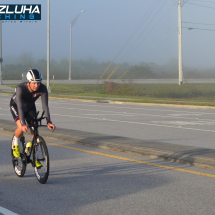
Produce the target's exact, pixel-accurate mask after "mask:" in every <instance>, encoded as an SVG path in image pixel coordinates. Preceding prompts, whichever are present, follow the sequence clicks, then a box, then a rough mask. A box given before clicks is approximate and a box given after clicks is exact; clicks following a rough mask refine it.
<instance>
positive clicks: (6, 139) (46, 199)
mask: <svg viewBox="0 0 215 215" xmlns="http://www.w3.org/2000/svg"><path fill="white" fill-rule="evenodd" d="M8 135H9V136H8ZM11 136H12V133H9V132H2V131H1V133H0V144H1V157H0V166H1V170H0V172H1V173H0V214H1V213H3V214H11V215H12V214H14V213H15V214H20V215H21V214H29V215H33V214H35V215H36V214H44V215H46V214H47V215H48V214H55V215H58V214H59V215H62V214H72V215H76V214H77V215H88V214H95V215H103V214H104V215H115V214H117V215H119V214H124V215H130V214H135V215H136V214H137V215H142V214H147V215H166V214H174V215H181V214H189V215H191V214H193V215H202V214H211V215H212V214H214V213H215V207H214V186H215V172H214V171H209V170H204V169H197V168H194V167H191V166H187V165H182V164H177V163H169V162H164V161H158V160H151V159H144V158H143V157H138V156H132V155H127V154H122V153H115V152H109V151H104V150H100V149H96V148H91V147H86V146H80V145H75V144H69V143H64V142H57V141H53V140H48V139H46V142H47V143H48V144H50V143H56V144H58V146H52V145H48V149H49V154H50V162H51V168H50V176H49V179H48V182H47V183H46V184H45V185H41V184H40V183H39V182H38V181H37V179H36V177H35V175H34V172H33V168H32V167H31V166H30V165H28V167H27V171H26V174H25V176H24V177H23V178H18V177H17V176H16V175H15V173H14V171H13V168H12V163H11V158H10V144H11ZM62 146H69V147H72V148H63V147H62ZM83 150H85V151H83ZM113 156H114V157H113ZM116 156H117V157H116ZM131 159H132V160H131ZM172 167H175V169H174V170H170V169H169V168H172ZM5 210H7V213H4V212H5ZM9 211H10V213H8V212H9Z"/></svg>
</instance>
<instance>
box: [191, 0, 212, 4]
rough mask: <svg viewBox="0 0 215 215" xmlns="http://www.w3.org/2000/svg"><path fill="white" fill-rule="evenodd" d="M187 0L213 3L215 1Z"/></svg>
mask: <svg viewBox="0 0 215 215" xmlns="http://www.w3.org/2000/svg"><path fill="white" fill-rule="evenodd" d="M189 1H195V2H196V1H200V2H205V3H213V4H214V3H215V2H214V1H202V0H189Z"/></svg>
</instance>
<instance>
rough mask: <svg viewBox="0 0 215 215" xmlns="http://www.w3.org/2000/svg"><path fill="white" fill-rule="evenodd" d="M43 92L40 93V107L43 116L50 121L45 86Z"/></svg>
mask: <svg viewBox="0 0 215 215" xmlns="http://www.w3.org/2000/svg"><path fill="white" fill-rule="evenodd" d="M44 91H45V92H44V93H43V94H42V95H41V100H42V108H43V111H45V117H46V120H47V123H48V122H51V118H50V114H49V107H48V91H47V88H45V90H44Z"/></svg>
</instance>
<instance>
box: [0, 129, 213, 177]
mask: <svg viewBox="0 0 215 215" xmlns="http://www.w3.org/2000/svg"><path fill="white" fill-rule="evenodd" d="M0 135H3V136H9V137H13V135H8V134H3V133H0ZM26 139H27V140H31V139H29V138H26ZM46 144H47V145H51V146H57V147H61V148H66V149H72V150H76V151H80V152H86V153H91V154H95V155H101V156H105V157H109V158H115V159H119V160H124V161H130V162H135V163H141V164H145V165H149V166H155V167H159V168H164V169H169V170H175V171H179V172H185V173H190V174H194V175H201V176H206V177H210V178H215V175H212V174H208V173H203V172H197V171H192V170H186V169H182V168H176V167H171V166H166V165H161V164H156V163H150V162H147V161H141V160H136V159H131V158H126V157H121V156H116V155H111V154H106V153H102V152H94V151H91V150H86V149H79V148H75V147H71V146H64V145H59V144H56V143H49V142H46Z"/></svg>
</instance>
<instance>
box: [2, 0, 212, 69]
mask: <svg viewBox="0 0 215 215" xmlns="http://www.w3.org/2000/svg"><path fill="white" fill-rule="evenodd" d="M176 1H177V0H176ZM182 1H183V0H182ZM62 2H63V3H62ZM0 4H14V0H6V1H3V0H0ZM16 4H41V7H42V9H41V11H42V20H41V21H37V23H19V21H17V22H16V23H10V22H9V23H2V43H3V47H2V54H3V59H4V58H8V56H19V55H20V54H22V53H24V52H27V53H30V54H32V55H33V56H34V57H35V58H46V55H47V1H46V0H35V1H32V0H30V1H29V0H18V1H16ZM193 4H198V5H201V6H196V5H193ZM203 6H204V7H203ZM81 10H85V12H84V13H81V14H80V16H79V17H78V19H77V21H76V23H75V24H74V26H73V28H72V58H73V59H87V58H89V57H92V58H94V59H95V60H98V61H99V62H100V61H113V60H114V62H116V63H122V62H128V63H139V62H141V61H142V62H154V63H157V64H165V63H167V62H168V61H169V60H170V59H172V58H178V9H177V7H176V6H175V5H174V4H173V2H172V1H171V0H76V1H74V0H63V1H58V0H50V37H51V38H50V59H55V60H60V59H62V58H69V50H70V47H69V44H70V22H72V21H73V20H74V19H75V18H76V16H77V15H78V13H79V12H80V11H81ZM182 21H183V22H193V23H182V26H183V27H192V28H200V29H209V30H195V29H193V30H188V29H186V28H183V29H182V53H183V64H184V65H186V66H192V67H213V66H215V62H214V56H215V39H214V38H215V37H214V36H215V0H210V2H208V1H204V0H201V1H200V0H188V1H187V3H185V4H184V5H183V7H182ZM140 23H141V25H139V27H138V28H137V26H138V24H140ZM194 23H203V24H204V25H203V24H201V25H200V24H198V25H197V24H194ZM206 24H211V25H206ZM212 24H213V25H212ZM135 29H138V31H136V34H135V36H134V37H133V38H132V39H131V40H129V42H128V44H127V45H126V46H125V49H124V50H122V52H121V53H120V54H119V55H118V57H117V58H116V56H117V53H119V51H120V50H121V49H122V47H124V44H125V42H126V41H127V40H128V38H129V37H130V36H131V35H132V33H133V32H134V30H135ZM213 30H214V31H213Z"/></svg>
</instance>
